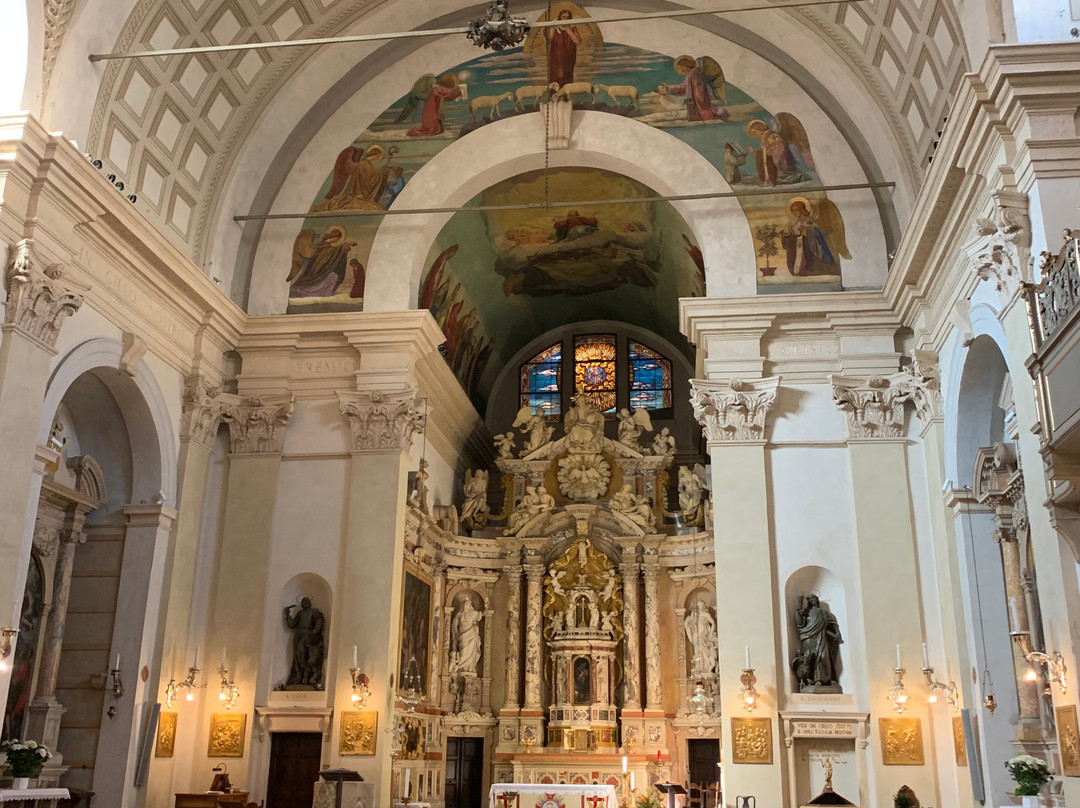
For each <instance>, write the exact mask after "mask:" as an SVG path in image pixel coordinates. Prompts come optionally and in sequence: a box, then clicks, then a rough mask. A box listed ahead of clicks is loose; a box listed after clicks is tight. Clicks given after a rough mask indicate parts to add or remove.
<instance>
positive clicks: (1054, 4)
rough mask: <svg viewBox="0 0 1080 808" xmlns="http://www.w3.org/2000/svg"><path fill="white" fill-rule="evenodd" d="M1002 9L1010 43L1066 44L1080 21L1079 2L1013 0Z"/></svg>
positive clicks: (1073, 0)
mask: <svg viewBox="0 0 1080 808" xmlns="http://www.w3.org/2000/svg"><path fill="white" fill-rule="evenodd" d="M1003 6H1004V8H1005V12H1006V17H1005V30H1006V32H1007V35H1008V41H1009V42H1016V43H1026V42H1067V41H1068V40H1069V38H1070V37H1069V30H1070V29H1071V28H1072V27H1073V26H1075V25H1076V20H1077V19H1080V5H1078V4H1077V3H1076V0H1011V2H1008V1H1007V2H1005V3H1003Z"/></svg>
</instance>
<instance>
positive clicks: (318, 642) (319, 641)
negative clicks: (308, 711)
mask: <svg viewBox="0 0 1080 808" xmlns="http://www.w3.org/2000/svg"><path fill="white" fill-rule="evenodd" d="M294 609H295V610H296V611H293V610H294ZM282 616H283V617H284V619H285V625H286V627H288V628H289V629H291V630H292V635H293V653H292V667H291V668H290V669H289V677H288V678H287V679H286V680H285V689H286V690H322V689H323V661H324V660H325V659H326V645H325V642H324V640H323V629H324V628H325V625H326V621H325V620H324V618H323V613H322V612H321V611H319V610H318V609H316V608H315V607H314V606H312V605H311V598H309V597H307V596H304V597H302V598H300V604H299V606H297V604H295V603H294V604H290V605H288V606H286V607H285V609H284V611H283V615H282Z"/></svg>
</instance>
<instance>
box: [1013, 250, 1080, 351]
mask: <svg viewBox="0 0 1080 808" xmlns="http://www.w3.org/2000/svg"><path fill="white" fill-rule="evenodd" d="M1040 270H1041V275H1042V279H1041V280H1040V282H1039V284H1038V285H1034V284H1028V285H1026V286H1025V289H1024V293H1025V296H1026V297H1027V302H1028V316H1029V317H1030V318H1031V331H1032V334H1033V335H1034V341H1035V350H1036V351H1037V350H1038V349H1039V348H1041V347H1042V345H1043V343H1044V342H1045V341H1046V340H1048V339H1050V338H1051V337H1053V336H1054V335H1055V334H1057V333H1058V332H1059V331H1060V330H1061V329H1062V327H1063V326H1064V325H1065V323H1066V322H1068V321H1069V319H1070V317H1071V316H1072V314H1073V313H1074V312H1075V311H1076V310H1077V309H1080V230H1066V231H1065V244H1064V245H1063V246H1062V248H1061V252H1059V253H1058V254H1057V255H1056V256H1055V255H1053V254H1051V253H1049V252H1044V253H1043V254H1042V263H1041V265H1040Z"/></svg>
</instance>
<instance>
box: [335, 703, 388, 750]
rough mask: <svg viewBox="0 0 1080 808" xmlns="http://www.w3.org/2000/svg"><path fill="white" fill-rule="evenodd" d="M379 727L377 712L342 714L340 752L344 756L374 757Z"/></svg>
mask: <svg viewBox="0 0 1080 808" xmlns="http://www.w3.org/2000/svg"><path fill="white" fill-rule="evenodd" d="M378 726H379V713H378V711H377V710H353V711H349V712H344V713H342V714H341V739H340V742H339V744H338V751H339V753H340V754H342V755H374V754H375V741H376V739H377V737H378V736H377V735H376V734H375V731H376V730H377V729H378Z"/></svg>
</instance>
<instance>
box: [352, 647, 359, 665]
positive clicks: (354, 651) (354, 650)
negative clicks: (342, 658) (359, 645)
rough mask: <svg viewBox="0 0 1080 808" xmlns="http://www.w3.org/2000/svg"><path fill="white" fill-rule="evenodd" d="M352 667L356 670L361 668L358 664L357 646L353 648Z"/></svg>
mask: <svg viewBox="0 0 1080 808" xmlns="http://www.w3.org/2000/svg"><path fill="white" fill-rule="evenodd" d="M352 666H353V667H354V668H359V667H360V666H359V665H357V664H356V646H355V645H354V646H353V647H352Z"/></svg>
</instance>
